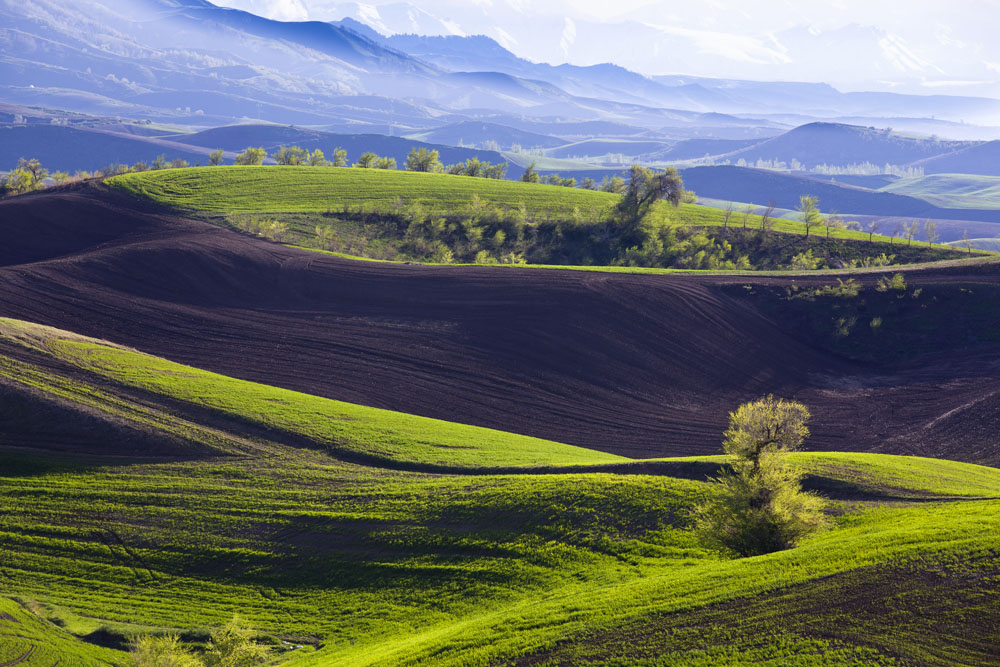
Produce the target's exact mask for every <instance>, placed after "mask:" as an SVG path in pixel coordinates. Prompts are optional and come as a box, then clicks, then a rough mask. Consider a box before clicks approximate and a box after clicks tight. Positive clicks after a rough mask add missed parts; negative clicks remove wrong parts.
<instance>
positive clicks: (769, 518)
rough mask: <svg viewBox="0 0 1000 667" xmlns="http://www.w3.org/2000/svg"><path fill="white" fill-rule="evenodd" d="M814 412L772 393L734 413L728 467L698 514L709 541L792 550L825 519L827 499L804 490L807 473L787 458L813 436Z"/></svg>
mask: <svg viewBox="0 0 1000 667" xmlns="http://www.w3.org/2000/svg"><path fill="white" fill-rule="evenodd" d="M809 416H810V415H809V410H808V409H807V408H806V406H804V405H802V404H801V403H798V402H795V401H786V400H784V399H780V398H775V397H774V396H770V395H769V396H766V397H764V398H760V399H757V400H756V401H751V402H750V403H745V404H743V405H741V406H740V407H739V408H737V409H736V410H735V411H734V412H731V413H730V414H729V428H728V429H727V430H726V433H725V441H724V442H723V445H722V447H723V450H725V452H726V454H729V455H730V457H731V461H730V463H729V469H728V470H726V471H724V472H723V473H722V474H721V475H720V476H719V477H718V478H716V479H715V480H714V486H715V492H714V493H713V494H712V496H711V497H710V498H709V500H708V501H706V502H705V503H704V504H702V505H701V506H700V507H699V508H698V509H697V510H696V515H695V516H696V524H697V530H698V532H699V533H700V534H701V535H702V537H703V538H704V540H705V541H706V542H707V543H709V544H710V545H712V546H714V547H716V548H720V549H722V550H724V551H728V552H731V553H734V554H737V555H739V556H758V555H761V554H766V553H771V552H773V551H780V550H782V549H789V548H791V547H793V546H795V545H796V544H797V543H798V541H799V540H800V539H801V538H802V537H804V536H805V535H807V534H809V533H811V532H813V531H814V530H816V529H818V528H820V527H821V526H822V525H823V524H825V523H826V519H825V517H824V515H823V513H822V511H821V508H822V499H821V498H820V497H819V496H816V495H815V494H812V493H808V492H804V491H802V488H801V484H800V482H801V479H802V474H801V473H800V472H798V470H796V469H795V468H792V467H791V466H789V465H788V463H787V461H786V455H787V454H788V452H793V451H795V450H797V449H798V448H799V447H800V446H801V445H802V442H803V441H804V440H805V439H806V437H808V436H809V428H808V427H807V426H806V422H808V421H809Z"/></svg>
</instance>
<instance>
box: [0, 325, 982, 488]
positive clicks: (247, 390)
mask: <svg viewBox="0 0 1000 667" xmlns="http://www.w3.org/2000/svg"><path fill="white" fill-rule="evenodd" d="M0 340H8V341H13V342H16V343H18V344H21V345H25V346H28V347H30V348H32V349H35V350H38V351H40V352H43V353H44V354H50V355H53V356H55V357H57V358H59V359H61V360H63V361H67V362H69V363H71V364H73V365H74V366H76V367H77V368H80V369H83V370H86V371H89V372H91V373H93V374H95V375H97V376H99V377H101V378H104V379H106V380H110V381H112V382H115V383H121V384H123V385H125V386H128V387H133V388H137V389H141V390H145V391H149V392H152V393H155V394H158V395H162V396H165V397H169V398H172V399H179V400H182V401H185V402H187V403H191V404H194V405H197V406H201V407H205V408H210V409H212V410H217V411H219V412H222V413H225V414H228V415H230V416H233V417H236V418H238V419H241V420H246V421H247V422H250V423H256V424H259V425H261V426H264V427H267V428H270V429H274V430H275V431H276V432H285V433H289V434H292V435H295V436H301V437H302V438H304V439H305V440H306V441H309V442H314V443H317V444H320V445H322V446H324V448H325V449H327V450H328V451H330V452H331V453H332V454H334V455H335V456H336V455H337V454H338V453H341V452H343V453H349V454H357V455H361V456H365V457H368V458H366V459H365V460H363V461H361V462H363V463H367V464H369V465H375V466H379V465H388V466H389V467H394V466H395V465H398V464H414V465H418V466H420V465H422V466H426V469H427V470H428V471H431V472H434V471H437V472H449V471H451V472H463V471H470V472H471V471H474V470H479V471H480V472H507V471H515V470H517V469H522V470H523V471H524V472H534V473H560V472H565V473H571V472H578V471H584V472H586V471H588V470H592V471H594V472H613V473H619V474H652V475H665V476H670V477H683V478H694V479H706V478H708V477H710V476H712V475H715V474H717V473H718V471H719V467H720V466H722V465H723V464H724V463H725V461H726V457H725V456H701V457H670V458H658V459H629V458H627V457H624V456H618V455H614V454H608V453H605V452H600V451H596V450H590V449H586V448H582V447H575V446H572V445H565V444H563V443H558V442H553V441H549V440H542V439H539V438H531V437H527V436H521V435H517V434H513V433H509V432H505V431H496V430H493V429H486V428H481V427H477V426H467V425H463V424H457V423H454V422H447V421H443V420H437V419H429V418H426V417H418V416H414V415H407V414H404V413H398V412H393V411H389V410H381V409H378V408H370V407H366V406H361V405H356V404H352V403H345V402H342V401H335V400H331V399H326V398H322V397H318V396H313V395H310V394H304V393H301V392H295V391H291V390H286V389H281V388H278V387H272V386H269V385H264V384H260V383H255V382H250V381H246V380H239V379H236V378H231V377H228V376H224V375H220V374H217V373H212V372H209V371H204V370H201V369H198V368H194V367H192V366H185V365H182V364H178V363H174V362H171V361H168V360H166V359H163V358H160V357H155V356H152V355H148V354H145V353H142V352H139V351H137V350H132V349H129V348H126V347H122V346H117V345H115V344H113V343H109V342H107V341H103V340H98V339H93V338H88V337H85V336H78V335H76V334H73V333H70V332H66V331H62V330H60V329H55V328H51V327H46V326H43V325H38V324H34V323H29V322H24V321H20V320H11V319H8V318H0ZM46 389H47V390H48V391H50V392H51V391H56V389H55V387H54V386H53V385H48V386H47V387H46ZM95 391H96V390H93V389H92V390H91V393H94V392H95ZM100 398H101V400H102V401H105V402H107V401H110V400H113V399H111V398H110V397H109V396H107V395H100ZM76 400H80V399H79V398H77V399H76ZM158 427H160V428H163V427H164V425H163V424H162V423H160V424H158ZM219 451H226V450H225V449H219ZM791 460H792V461H793V462H794V463H795V464H796V465H798V466H800V467H801V468H802V470H803V472H804V473H805V474H807V475H810V476H812V477H814V478H816V479H817V480H825V481H826V482H827V483H837V484H841V485H846V486H843V487H842V488H843V489H846V490H847V491H849V492H850V493H855V494H857V493H867V494H874V495H881V496H885V497H892V496H895V495H902V496H904V497H905V496H906V495H910V496H914V495H917V496H920V497H933V496H942V497H945V496H965V497H977V498H982V497H993V496H998V497H1000V470H997V469H995V468H990V467H986V466H981V465H975V464H971V463H962V462H957V461H947V460H941V459H931V458H924V457H917V456H894V455H888V454H870V453H844V452H799V453H795V454H793V455H791ZM830 488H831V490H836V489H834V488H833V487H830Z"/></svg>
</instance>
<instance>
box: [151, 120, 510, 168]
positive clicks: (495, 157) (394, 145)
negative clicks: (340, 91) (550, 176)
mask: <svg viewBox="0 0 1000 667" xmlns="http://www.w3.org/2000/svg"><path fill="white" fill-rule="evenodd" d="M169 138H170V139H171V140H172V141H176V142H178V143H184V144H188V145H191V146H199V147H202V148H206V149H217V148H221V149H223V150H226V151H242V150H243V149H244V148H246V147H248V146H263V147H264V148H265V149H266V150H267V151H268V152H269V153H271V152H274V151H276V150H277V149H278V148H279V147H281V146H291V145H298V146H301V147H302V148H305V149H307V150H309V151H312V150H314V149H317V148H318V149H320V150H322V151H323V152H324V153H325V154H326V155H327V157H329V156H330V155H331V153H332V152H333V149H334V148H338V147H339V148H343V149H344V150H346V151H347V159H348V161H349V162H352V163H353V162H354V161H356V160H357V159H358V157H360V156H361V154H362V153H365V152H369V151H370V152H372V153H377V154H379V155H385V156H388V157H394V158H396V162H397V163H398V165H399V167H400V168H402V167H403V164H404V163H405V162H406V156H407V155H408V154H409V152H410V151H411V150H412V149H413V148H428V149H431V150H437V151H438V152H439V153H440V156H441V161H442V162H443V163H445V164H454V163H456V162H462V161H464V160H467V159H469V158H471V157H475V158H478V159H480V160H482V161H485V162H492V163H501V162H504V161H505V160H504V157H503V156H502V155H501V154H500V153H497V152H495V151H487V150H479V149H475V148H456V147H454V146H444V145H440V144H432V143H426V142H422V141H415V140H413V139H405V138H403V137H388V136H385V135H381V134H337V133H333V132H322V131H319V130H311V129H307V128H301V127H288V126H280V125H231V126H228V127H216V128H213V129H210V130H204V131H202V132H196V133H193V134H183V135H176V136H172V137H169ZM522 172H523V170H522V169H521V168H520V167H518V166H517V165H514V164H510V165H509V167H508V170H507V174H508V176H509V177H511V178H517V177H520V175H521V173H522Z"/></svg>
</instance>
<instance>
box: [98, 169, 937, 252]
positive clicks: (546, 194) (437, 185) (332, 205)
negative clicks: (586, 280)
mask: <svg viewBox="0 0 1000 667" xmlns="http://www.w3.org/2000/svg"><path fill="white" fill-rule="evenodd" d="M106 182H107V183H108V185H110V186H112V187H114V188H117V189H119V190H123V191H125V192H128V193H130V194H132V195H135V196H137V197H142V198H145V199H150V200H153V201H156V202H158V203H161V204H165V205H168V206H171V207H175V208H177V209H179V210H182V211H187V212H196V213H209V214H226V213H325V212H328V211H330V212H333V213H337V212H340V211H342V210H343V209H344V207H345V206H347V207H351V208H352V209H356V208H357V207H365V208H366V209H367V210H372V208H373V207H374V208H377V209H381V210H385V209H387V208H389V207H391V206H393V205H395V204H396V203H397V202H398V201H402V202H404V203H415V202H419V203H421V204H423V205H425V206H428V207H429V208H430V209H431V210H437V211H442V212H444V211H449V210H456V209H464V208H467V207H468V206H469V203H470V202H471V201H472V198H473V195H475V196H477V197H479V198H480V200H481V201H483V202H485V203H487V204H489V205H493V206H500V207H516V206H519V205H521V204H524V206H525V208H526V209H527V211H528V213H529V215H534V216H537V217H543V218H544V217H545V216H550V217H553V218H559V217H562V218H571V217H572V215H573V209H574V208H576V209H578V210H579V211H580V212H582V213H584V214H586V213H588V212H590V211H592V210H594V211H597V212H602V211H606V210H607V209H608V208H609V207H611V206H613V205H614V204H615V202H616V201H617V196H616V195H613V194H609V193H606V192H596V191H591V190H583V189H579V188H564V187H560V186H555V185H540V184H535V183H521V182H520V181H499V180H492V179H484V178H472V177H468V176H452V175H449V174H424V173H415V172H407V171H385V170H379V169H355V168H335V167H269V166H263V167H211V168H208V167H205V168H198V167H192V168H186V169H167V170H162V171H148V172H141V173H131V174H122V175H120V176H114V177H112V178H109V179H107V181H106ZM656 214H657V215H660V216H670V217H671V218H672V219H675V220H678V221H682V222H684V223H686V224H688V225H691V226H708V227H713V226H721V225H723V224H724V221H723V212H722V211H720V210H718V209H714V208H710V207H706V206H697V205H691V204H684V205H682V206H681V207H680V209H679V210H678V211H672V210H670V208H669V206H667V205H665V204H663V205H660V206H659V207H658V209H657V212H656ZM738 221H739V222H738ZM729 224H730V225H732V226H734V227H736V226H741V225H742V219H741V217H740V214H739V213H738V212H736V213H734V215H733V218H732V220H730V223H729ZM748 226H749V227H750V228H758V227H759V226H760V216H756V215H753V216H750V218H749V220H748ZM773 228H774V230H775V231H779V232H785V233H793V234H802V233H805V227H804V225H803V224H802V223H801V222H798V221H795V220H776V221H775V222H774V227H773ZM812 233H813V234H816V235H823V236H825V234H826V232H825V230H821V229H814V230H813V232H812ZM831 236H832V237H834V238H843V239H855V240H863V241H867V240H868V234H865V233H861V232H855V231H850V230H834V231H832V233H831ZM875 240H876V241H881V242H888V240H889V239H888V237H883V236H879V235H876V236H875ZM915 245H926V244H920V243H919V242H915Z"/></svg>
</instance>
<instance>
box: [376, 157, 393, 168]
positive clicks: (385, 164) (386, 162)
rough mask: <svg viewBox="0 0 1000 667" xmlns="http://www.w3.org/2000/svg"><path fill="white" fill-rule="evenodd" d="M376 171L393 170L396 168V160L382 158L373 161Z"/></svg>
mask: <svg viewBox="0 0 1000 667" xmlns="http://www.w3.org/2000/svg"><path fill="white" fill-rule="evenodd" d="M375 168H376V169H395V168H396V158H394V157H387V156H382V157H379V158H378V159H377V160H375Z"/></svg>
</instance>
